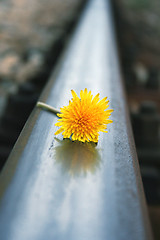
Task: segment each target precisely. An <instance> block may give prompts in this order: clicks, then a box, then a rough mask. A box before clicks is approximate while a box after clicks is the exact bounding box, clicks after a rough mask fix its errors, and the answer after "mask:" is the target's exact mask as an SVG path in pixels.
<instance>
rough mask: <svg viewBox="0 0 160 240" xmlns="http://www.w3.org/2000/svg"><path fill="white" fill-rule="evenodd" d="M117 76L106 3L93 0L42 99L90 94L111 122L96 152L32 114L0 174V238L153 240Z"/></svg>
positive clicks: (46, 117)
mask: <svg viewBox="0 0 160 240" xmlns="http://www.w3.org/2000/svg"><path fill="white" fill-rule="evenodd" d="M53 54H54V53H53ZM121 78H122V77H121V73H120V69H119V60H118V56H117V49H116V43H115V36H114V26H113V21H112V16H111V9H110V4H109V0H91V1H89V2H88V4H87V6H86V8H85V11H84V12H83V14H82V17H81V19H80V21H79V24H78V26H77V28H76V30H75V32H74V34H73V37H72V39H71V40H70V41H69V44H68V46H67V48H66V50H65V52H64V54H63V56H62V58H61V61H60V63H59V64H58V66H57V69H56V71H55V72H54V73H53V74H52V76H51V78H50V81H49V83H48V85H47V86H46V88H45V90H44V92H43V94H42V96H41V98H40V101H41V102H45V103H47V104H50V105H52V106H54V107H56V108H58V109H59V108H60V107H61V106H64V105H67V104H68V100H69V99H70V98H71V94H70V90H71V89H74V90H75V91H76V92H77V93H78V92H79V91H80V90H81V89H84V88H88V89H89V90H92V92H93V94H96V93H98V92H99V93H100V96H101V97H105V96H108V99H109V100H110V107H111V108H113V109H114V112H113V114H112V119H113V121H114V122H113V124H110V126H108V131H109V133H107V134H106V133H104V134H101V135H100V139H99V142H98V145H97V146H94V145H93V144H90V143H88V144H82V143H75V142H71V141H70V140H64V141H63V139H62V137H58V138H55V136H54V132H55V131H56V130H57V127H55V126H54V124H55V122H56V121H57V117H56V116H55V115H53V114H51V113H49V112H46V111H43V110H41V109H38V108H35V109H34V111H33V112H32V114H31V116H30V118H29V120H28V122H27V123H26V125H25V127H24V129H23V131H22V133H21V135H20V137H19V139H18V141H17V143H16V145H15V147H14V149H13V151H12V153H11V155H10V157H9V159H8V161H7V163H6V165H5V167H4V169H3V171H2V173H1V176H0V198H1V202H0V239H1V240H28V239H29V240H51V239H52V240H53V239H55V240H106V239H108V240H128V239H129V240H148V239H152V233H151V229H150V223H149V219H148V213H147V207H146V202H145V197H144V192H143V187H142V182H141V176H140V171H139V165H138V161H137V156H136V150H135V146H134V141H133V138H132V132H131V128H130V120H129V118H128V112H127V105H126V99H125V95H124V90H123V84H122V80H121ZM24 110H25V109H24Z"/></svg>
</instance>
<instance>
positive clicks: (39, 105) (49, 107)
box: [36, 102, 60, 114]
mask: <svg viewBox="0 0 160 240" xmlns="http://www.w3.org/2000/svg"><path fill="white" fill-rule="evenodd" d="M36 106H37V107H40V108H42V109H43V110H47V111H49V112H52V113H54V114H57V113H60V110H58V109H56V108H54V107H52V106H50V105H48V104H46V103H42V102H37V105H36Z"/></svg>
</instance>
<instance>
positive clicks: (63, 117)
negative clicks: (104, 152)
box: [55, 88, 113, 142]
mask: <svg viewBox="0 0 160 240" xmlns="http://www.w3.org/2000/svg"><path fill="white" fill-rule="evenodd" d="M71 92H72V96H73V98H72V100H71V101H69V105H68V106H65V107H62V108H61V109H60V110H61V113H58V114H57V116H58V117H60V119H59V120H58V123H56V124H55V125H56V126H58V127H61V128H60V129H59V130H58V131H57V132H56V133H55V135H57V134H59V133H61V132H63V133H62V135H63V137H64V138H70V137H71V138H72V140H73V141H75V140H78V141H81V142H90V141H92V142H98V137H99V132H100V131H101V132H107V131H106V128H107V124H108V123H111V122H112V120H110V119H108V118H109V116H110V115H111V112H113V110H112V109H111V110H106V109H107V108H108V107H109V105H108V102H109V101H107V97H105V98H103V99H102V100H101V101H99V93H98V94H97V95H96V96H95V97H94V98H93V95H92V94H91V91H89V92H88V91H87V89H86V88H85V90H84V91H83V90H81V91H80V98H79V97H78V96H77V94H76V93H75V91H74V90H71Z"/></svg>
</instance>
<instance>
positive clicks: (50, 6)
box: [0, 0, 160, 239]
mask: <svg viewBox="0 0 160 240" xmlns="http://www.w3.org/2000/svg"><path fill="white" fill-rule="evenodd" d="M85 2H86V0H32V1H31V0H0V168H2V167H3V165H4V163H5V161H6V159H7V157H8V155H9V153H10V151H11V150H12V148H13V145H14V143H15V142H16V140H17V138H18V136H19V134H20V132H21V130H22V128H23V126H24V124H25V122H26V120H27V118H28V116H29V114H30V113H31V111H32V109H33V107H34V106H35V104H36V101H37V99H38V97H39V95H40V93H41V92H42V90H43V87H44V86H45V84H46V82H47V80H48V78H49V76H50V74H51V72H52V71H53V69H54V66H55V64H56V62H57V60H58V57H59V56H60V54H61V52H62V50H63V49H64V48H65V46H66V44H67V41H68V39H69V36H70V35H71V33H72V31H73V29H74V27H75V26H76V23H77V21H78V18H79V16H80V13H81V11H82V10H83V7H84V5H85ZM111 2H112V5H113V13H114V18H115V25H116V32H117V41H118V48H119V54H120V61H121V67H122V73H123V76H124V82H125V87H126V93H127V101H128V105H129V110H130V116H131V122H132V127H133V133H134V138H135V143H136V148H137V153H138V158H139V163H140V167H141V174H142V180H143V184H144V189H145V194H146V198H147V203H148V207H149V214H150V218H151V222H152V226H153V230H154V234H155V239H160V44H159V42H160V1H159V0H111Z"/></svg>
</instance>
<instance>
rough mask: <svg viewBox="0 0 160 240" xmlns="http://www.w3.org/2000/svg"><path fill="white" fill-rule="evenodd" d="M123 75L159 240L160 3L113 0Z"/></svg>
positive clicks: (137, 147) (147, 194)
mask: <svg viewBox="0 0 160 240" xmlns="http://www.w3.org/2000/svg"><path fill="white" fill-rule="evenodd" d="M113 5H114V16H115V21H116V31H117V37H118V46H119V53H120V61H121V67H122V73H123V77H124V82H125V87H126V94H127V100H128V105H129V111H130V117H131V122H132V128H133V133H134V138H135V143H136V149H137V154H138V159H139V163H140V168H141V174H142V180H143V184H144V190H145V194H146V199H147V203H148V206H149V214H150V219H151V223H152V228H153V230H154V234H155V239H157V240H158V239H160V44H159V41H160V1H159V0H113Z"/></svg>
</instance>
